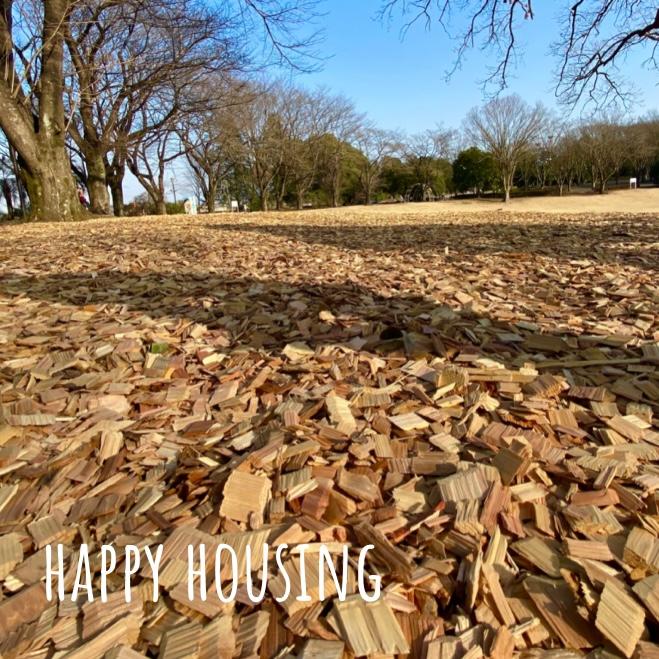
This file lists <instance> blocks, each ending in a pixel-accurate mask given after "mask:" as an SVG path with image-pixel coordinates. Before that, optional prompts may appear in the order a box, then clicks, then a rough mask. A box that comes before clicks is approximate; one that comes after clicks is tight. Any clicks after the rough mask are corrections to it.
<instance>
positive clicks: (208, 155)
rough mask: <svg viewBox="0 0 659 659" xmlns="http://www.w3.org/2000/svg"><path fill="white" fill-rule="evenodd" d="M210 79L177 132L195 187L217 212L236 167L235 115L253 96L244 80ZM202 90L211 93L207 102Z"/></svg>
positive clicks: (185, 114) (198, 93) (196, 95)
mask: <svg viewBox="0 0 659 659" xmlns="http://www.w3.org/2000/svg"><path fill="white" fill-rule="evenodd" d="M208 82H209V84H208V85H206V86H205V87H204V89H203V90H199V91H198V92H196V93H195V97H194V98H193V99H192V107H191V108H189V109H188V110H187V111H186V112H185V113H183V115H182V116H181V119H180V120H179V121H178V125H177V132H178V135H179V138H180V140H181V144H182V147H183V149H184V155H185V159H186V161H187V164H188V168H189V170H190V174H191V177H192V182H193V184H194V187H195V189H197V190H198V191H199V193H200V195H201V197H202V198H203V200H204V202H205V203H206V208H207V209H208V212H209V213H213V212H214V211H215V202H216V199H217V196H218V193H219V192H220V187H221V184H222V182H223V181H226V179H227V178H228V177H229V176H230V175H231V174H232V172H233V170H234V167H235V163H234V157H235V154H236V148H235V140H236V139H238V135H237V134H236V133H235V128H236V127H235V123H234V122H233V121H232V120H231V115H232V114H234V113H236V112H240V111H241V106H242V105H244V104H246V103H249V102H250V101H251V100H253V99H252V95H251V92H250V90H249V88H248V86H246V85H245V84H244V83H241V82H238V81H236V80H222V79H217V78H212V79H210V80H209V81H208ZM200 94H201V95H202V96H203V97H205V96H208V97H209V98H208V99H207V102H203V100H204V99H203V98H202V99H200V98H199V95H200ZM200 101H201V102H200ZM220 104H221V105H220Z"/></svg>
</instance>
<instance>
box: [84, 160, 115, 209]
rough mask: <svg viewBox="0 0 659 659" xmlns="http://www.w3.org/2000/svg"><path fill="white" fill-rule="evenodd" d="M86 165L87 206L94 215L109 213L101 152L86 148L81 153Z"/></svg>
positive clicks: (108, 200)
mask: <svg viewBox="0 0 659 659" xmlns="http://www.w3.org/2000/svg"><path fill="white" fill-rule="evenodd" d="M83 155H84V157H85V164H86V165H87V190H89V206H90V210H91V212H92V213H94V214H95V215H109V214H110V195H109V194H108V185H107V179H106V172H105V162H104V161H103V154H102V153H100V152H99V151H98V150H96V149H93V148H87V149H85V150H84V153H83Z"/></svg>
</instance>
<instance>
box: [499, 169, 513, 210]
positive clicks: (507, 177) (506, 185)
mask: <svg viewBox="0 0 659 659" xmlns="http://www.w3.org/2000/svg"><path fill="white" fill-rule="evenodd" d="M501 178H502V183H503V202H504V203H506V204H507V203H508V202H509V201H510V191H511V190H512V187H513V175H512V174H507V173H504V174H503V176H502V177H501Z"/></svg>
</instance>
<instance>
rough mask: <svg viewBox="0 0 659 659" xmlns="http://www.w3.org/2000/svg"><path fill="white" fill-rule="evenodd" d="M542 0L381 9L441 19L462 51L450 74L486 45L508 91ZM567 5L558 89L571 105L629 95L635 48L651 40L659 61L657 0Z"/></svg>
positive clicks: (388, 2)
mask: <svg viewBox="0 0 659 659" xmlns="http://www.w3.org/2000/svg"><path fill="white" fill-rule="evenodd" d="M546 4H549V3H546ZM535 5H536V2H535V1H534V0H382V3H381V15H382V17H383V18H387V19H389V20H391V19H393V18H395V17H396V16H397V15H399V14H402V15H403V17H404V21H405V24H404V25H405V27H404V29H405V30H407V29H408V28H409V27H410V26H411V25H412V24H414V23H415V22H417V21H422V22H425V23H426V25H428V26H429V25H430V24H431V22H432V20H433V19H436V20H437V21H438V22H439V24H440V26H441V28H442V29H443V30H444V31H445V33H447V34H449V35H451V36H452V37H453V38H454V39H455V40H456V41H457V57H456V60H455V62H454V66H453V69H452V71H451V72H449V75H450V74H451V73H452V72H454V71H455V70H456V69H457V68H458V67H459V65H460V63H461V62H462V60H463V58H464V56H465V53H466V52H467V51H468V50H469V49H471V48H473V47H477V48H481V49H485V50H487V51H488V52H490V53H491V54H492V56H493V57H492V59H493V61H494V64H493V66H492V67H491V68H490V70H489V72H488V74H487V76H486V79H485V84H488V83H493V84H494V85H495V89H496V90H497V91H501V90H503V89H505V88H506V87H507V86H508V80H509V78H510V75H511V71H512V69H514V67H515V65H516V63H517V55H518V48H519V42H520V39H519V33H520V31H521V30H522V29H523V28H522V26H523V24H524V23H525V22H527V21H529V20H533V19H534V18H535V11H534V8H535ZM560 11H561V12H562V13H561V14H560V15H559V18H558V20H559V22H560V25H559V27H560V32H561V35H562V37H561V38H560V39H559V41H558V42H557V43H556V44H555V51H556V54H557V57H558V67H557V74H556V79H557V83H556V91H557V94H558V95H559V97H560V98H561V99H562V100H563V101H564V102H566V103H568V104H572V105H574V104H576V103H577V102H578V101H579V100H581V99H582V98H583V97H584V95H585V96H587V97H588V98H590V99H591V100H594V101H596V102H598V103H605V102H606V101H608V100H611V99H619V100H623V101H626V100H629V98H628V96H626V94H625V89H624V85H623V84H622V81H621V78H620V76H619V73H618V71H616V64H617V63H618V62H620V61H622V60H623V59H624V58H625V57H626V55H627V54H628V53H629V52H630V51H631V50H639V49H643V48H645V50H646V52H647V54H648V59H647V65H648V66H649V67H651V68H653V69H656V68H657V60H656V58H655V48H656V46H657V42H658V41H659V9H658V8H657V5H656V3H655V2H648V1H647V0H606V1H604V2H603V1H602V0H570V2H566V3H565V4H564V5H563V7H562V8H561V10H560ZM454 28H457V29H456V32H453V29H454Z"/></svg>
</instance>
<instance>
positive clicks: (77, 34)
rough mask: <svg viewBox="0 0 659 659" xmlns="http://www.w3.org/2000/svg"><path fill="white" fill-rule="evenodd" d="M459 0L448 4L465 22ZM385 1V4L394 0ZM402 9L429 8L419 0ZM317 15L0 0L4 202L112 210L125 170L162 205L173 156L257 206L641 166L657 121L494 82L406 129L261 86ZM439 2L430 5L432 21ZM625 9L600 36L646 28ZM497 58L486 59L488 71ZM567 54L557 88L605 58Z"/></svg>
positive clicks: (578, 15) (159, 3)
mask: <svg viewBox="0 0 659 659" xmlns="http://www.w3.org/2000/svg"><path fill="white" fill-rule="evenodd" d="M453 4H454V3H452V2H450V1H449V2H447V1H446V0H443V1H442V2H441V3H437V8H438V10H441V9H443V8H446V7H447V6H449V5H453ZM472 4H473V3H471V2H464V3H462V5H461V7H462V9H461V11H463V12H467V13H466V14H465V16H466V17H467V18H468V17H469V11H471V7H472ZM591 4H592V3H590V2H583V3H579V9H578V11H576V12H573V14H571V18H570V21H571V26H572V28H573V32H574V33H573V35H572V37H571V41H570V42H569V43H568V44H567V46H566V47H567V48H568V50H567V51H566V52H567V53H568V55H569V57H571V56H572V55H570V53H572V54H574V53H575V52H576V53H577V56H578V57H582V56H583V55H584V53H585V52H586V51H585V50H584V48H586V47H587V46H588V45H589V43H590V42H589V41H588V37H587V28H588V25H591V26H593V27H598V28H599V27H601V25H602V20H604V19H605V18H606V16H602V14H601V13H600V14H597V15H593V16H590V15H589V14H588V13H583V10H584V9H585V8H586V7H588V6H590V5H591ZM484 5H486V6H488V7H490V6H491V8H492V12H490V13H488V15H489V17H490V18H489V19H488V20H489V21H490V22H489V23H488V26H489V29H490V30H495V28H497V27H502V26H503V27H506V28H507V29H508V30H514V29H517V28H516V27H515V22H514V19H515V17H516V15H517V12H522V13H523V14H524V16H525V17H527V18H528V17H532V15H533V11H532V3H531V2H528V1H527V2H519V1H516V2H512V3H504V4H501V3H500V2H498V0H486V2H485V3H484ZM381 6H382V8H383V15H384V14H387V15H389V16H391V15H392V13H393V11H394V10H395V9H396V7H400V6H401V3H399V2H396V0H394V1H393V2H385V3H384V4H383V5H381ZM405 6H406V7H407V8H408V10H409V9H410V8H411V9H412V10H416V11H418V12H419V13H418V14H417V16H422V17H427V18H428V20H429V19H430V16H431V7H432V6H433V3H431V2H427V1H426V0H423V1H422V2H418V3H417V2H412V3H409V4H408V5H405ZM456 7H457V5H456ZM474 10H475V12H476V13H475V14H474V16H473V17H472V18H476V17H477V16H478V15H479V13H478V6H477V5H476V4H474ZM481 11H482V10H481ZM607 11H608V10H607ZM316 12H317V0H214V1H212V2H211V1H206V0H20V2H18V1H14V0H0V66H1V69H2V77H1V78H0V137H1V138H2V139H0V169H2V173H1V176H2V194H3V196H4V197H5V200H6V203H7V205H8V207H10V209H11V208H12V207H14V206H16V207H20V208H21V211H22V212H24V213H26V214H28V213H29V214H30V215H31V216H34V217H39V218H41V219H55V220H60V219H76V218H78V217H82V216H84V214H85V212H86V211H85V209H84V208H83V207H82V205H81V203H80V193H79V189H80V186H82V187H84V190H85V194H86V195H87V196H88V200H89V206H90V210H91V212H92V213H96V214H108V213H110V212H114V213H115V214H117V215H121V214H123V213H124V210H125V207H126V204H125V200H124V196H123V190H124V181H125V176H126V173H127V172H131V173H132V174H133V176H134V177H135V178H136V179H137V180H138V181H139V183H140V184H141V185H142V187H143V188H144V190H145V194H146V196H147V198H148V201H149V205H150V206H151V207H152V208H153V210H155V211H156V212H160V213H162V212H164V211H165V210H166V204H165V201H166V196H167V194H166V188H167V181H168V178H169V177H170V175H171V171H172V167H173V163H178V162H180V161H181V160H182V159H184V160H185V162H186V163H187V167H188V169H189V172H190V177H191V180H192V184H193V187H194V189H195V191H196V194H197V196H198V197H199V199H200V200H201V201H203V203H205V204H206V206H207V207H208V209H209V210H212V209H213V208H214V206H215V205H216V204H217V203H218V202H219V203H223V202H224V200H226V199H240V200H241V201H242V202H243V203H245V205H249V206H250V207H252V208H260V209H264V210H265V209H269V208H273V207H274V208H282V207H298V208H300V207H304V206H306V205H314V206H322V205H327V206H338V205H341V204H347V203H367V204H368V203H371V202H373V201H377V200H381V199H384V198H389V199H400V198H406V199H410V200H424V199H431V198H436V197H438V196H441V195H444V194H447V193H451V192H456V191H457V192H464V191H467V190H474V191H476V192H486V191H494V192H501V194H502V196H503V198H504V199H508V198H509V197H510V194H511V191H512V189H513V188H514V187H515V186H522V187H524V188H526V189H529V188H534V187H537V188H540V189H546V188H548V187H551V186H556V187H557V188H558V189H559V191H561V193H562V192H563V191H564V190H565V189H569V188H571V187H572V186H573V185H575V184H579V185H583V184H585V183H590V184H591V185H592V186H593V188H595V189H597V190H599V191H601V192H603V191H604V190H605V189H606V186H607V184H608V182H609V181H610V180H611V178H613V177H615V176H620V175H623V174H625V173H626V172H632V173H634V174H636V175H637V178H638V179H639V181H647V180H650V178H651V177H652V176H653V175H654V174H653V172H655V170H656V158H657V154H656V147H657V133H656V124H657V122H656V120H655V119H653V118H647V119H643V120H638V121H634V122H632V123H629V122H622V121H619V120H616V119H615V118H611V117H607V116H599V117H596V118H592V119H590V120H587V121H581V122H579V123H578V124H575V125H571V124H566V123H564V122H561V121H558V120H557V119H555V118H552V116H551V115H550V113H548V112H547V111H546V110H545V109H544V108H543V107H542V106H539V105H537V106H530V105H528V104H527V103H526V102H525V101H523V100H522V99H520V98H518V97H515V96H501V97H499V98H497V99H495V100H494V101H492V102H490V103H487V104H485V105H484V106H483V107H481V108H477V109H474V110H473V111H472V112H471V113H470V114H469V116H468V117H467V118H466V120H465V123H464V126H463V129H462V130H460V131H452V130H445V129H442V128H437V129H432V130H427V131H424V132H422V133H420V134H417V135H413V136H407V135H404V134H402V133H400V132H398V131H390V130H384V129H382V128H380V127H378V126H376V125H375V124H374V123H373V122H372V121H370V120H369V119H368V118H367V117H366V116H364V115H363V114H361V113H360V112H359V111H358V110H357V109H356V108H355V107H354V105H353V104H352V103H351V102H350V101H349V100H348V99H346V98H343V97H341V96H340V95H336V94H333V93H332V92H331V91H328V90H315V91H310V90H307V89H304V88H303V87H300V86H298V85H295V84H292V83H282V82H269V81H268V80H267V77H265V76H264V74H263V68H264V67H266V66H267V65H268V64H272V63H278V64H285V65H286V66H288V67H289V69H290V68H292V69H297V70H302V71H304V70H308V69H309V68H313V67H314V65H315V64H314V62H315V61H316V60H315V59H314V58H315V57H316V56H317V55H316V53H315V51H314V48H315V46H316V44H317V43H318V38H319V35H318V33H316V32H314V31H313V29H312V28H310V27H309V26H310V25H313V17H314V16H317V13H316ZM605 14H606V12H605ZM446 16H447V14H445V13H444V12H443V11H441V12H440V13H439V20H440V22H442V21H443V20H444V19H445V17H446ZM589 16H590V23H589ZM630 16H631V15H630ZM637 16H638V18H639V19H642V20H643V21H645V22H647V25H646V26H645V27H644V28H643V29H642V30H641V31H640V33H638V32H639V31H638V30H636V29H634V28H633V25H632V23H633V21H632V18H631V17H629V16H628V20H627V23H629V25H626V26H624V27H625V28H629V29H628V30H627V32H626V33H625V32H624V30H623V32H621V33H617V34H616V35H614V36H615V38H616V39H618V40H619V41H615V40H614V41H612V42H611V44H615V43H619V44H620V43H621V44H622V46H621V47H622V48H623V50H624V49H626V48H628V47H631V46H633V45H636V44H638V43H640V42H647V41H648V40H650V41H651V40H652V38H653V37H654V35H655V34H656V32H657V25H659V14H657V16H656V17H655V14H654V12H653V11H645V10H644V11H643V12H642V15H641V14H638V12H637V14H635V15H634V18H635V17H637ZM414 18H415V16H414V15H412V20H414ZM655 18H656V19H657V20H656V21H655ZM655 23H657V25H655ZM637 33H638V34H637ZM506 34H508V35H509V36H510V38H511V39H513V40H514V32H506ZM625 34H631V35H633V38H632V39H631V40H629V39H625ZM467 36H468V35H467ZM620 40H622V41H620ZM264 44H265V46H264ZM600 45H601V44H600ZM598 47H599V46H598ZM575 48H577V50H576V51H575V50H574V49H575ZM598 52H599V53H600V55H601V52H602V51H598ZM616 52H618V51H616ZM509 54H510V53H509V51H508V50H506V52H505V53H504V55H503V59H501V60H500V62H499V64H500V67H503V68H500V69H499V73H500V74H502V75H503V74H505V71H507V68H508V62H509V60H508V59H507V58H508V57H509ZM593 56H594V57H598V55H597V53H595V55H593ZM569 57H568V60H566V62H568V63H567V64H566V68H564V69H562V70H561V79H562V80H564V81H565V82H566V84H568V83H569V81H570V80H572V82H573V83H575V84H577V85H579V84H580V83H579V80H578V79H577V78H578V76H579V75H586V74H587V75H588V76H591V75H594V76H595V78H592V77H589V78H588V80H593V81H596V79H597V76H598V75H599V73H600V72H602V71H603V72H605V71H606V58H605V60H604V64H602V63H601V62H599V60H598V62H599V63H597V66H595V68H591V69H588V70H587V71H586V72H585V73H584V71H581V73H579V70H578V69H575V70H573V69H571V68H570V65H569V62H572V61H573V60H571V59H569ZM614 59H615V58H614ZM571 71H572V73H570V72H571ZM575 76H577V78H575ZM503 80H505V76H504V78H503ZM580 80H581V82H584V80H585V79H580ZM579 89H581V87H579Z"/></svg>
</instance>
